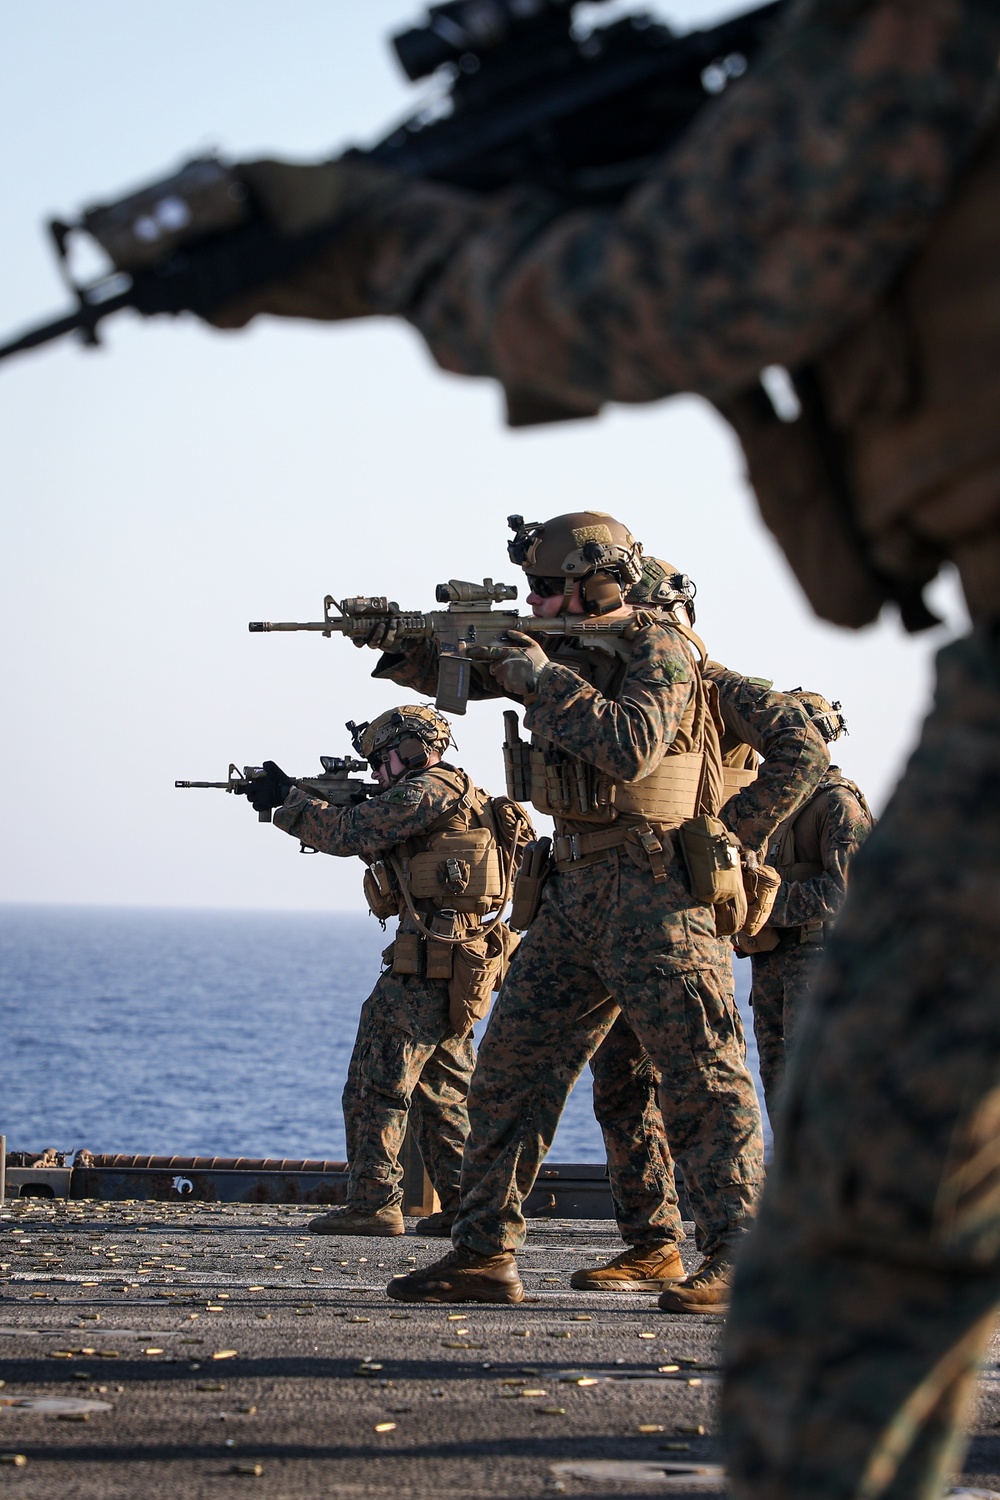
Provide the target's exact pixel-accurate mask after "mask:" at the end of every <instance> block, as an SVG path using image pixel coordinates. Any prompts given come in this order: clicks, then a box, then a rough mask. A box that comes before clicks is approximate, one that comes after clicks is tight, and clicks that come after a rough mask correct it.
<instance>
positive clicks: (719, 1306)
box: [660, 1302, 729, 1314]
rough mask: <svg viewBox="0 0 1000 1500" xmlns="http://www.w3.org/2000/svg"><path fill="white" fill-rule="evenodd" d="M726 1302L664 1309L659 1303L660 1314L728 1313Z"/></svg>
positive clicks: (695, 1303) (691, 1304) (697, 1303)
mask: <svg viewBox="0 0 1000 1500" xmlns="http://www.w3.org/2000/svg"><path fill="white" fill-rule="evenodd" d="M728 1311H729V1303H728V1302H692V1303H689V1304H688V1306H687V1307H664V1306H663V1304H662V1302H661V1303H660V1312H665V1313H680V1314H683V1313H728Z"/></svg>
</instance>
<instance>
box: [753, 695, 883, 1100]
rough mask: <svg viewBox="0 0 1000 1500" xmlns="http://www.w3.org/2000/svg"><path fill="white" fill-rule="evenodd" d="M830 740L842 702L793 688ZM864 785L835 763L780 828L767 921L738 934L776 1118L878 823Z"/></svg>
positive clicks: (838, 727)
mask: <svg viewBox="0 0 1000 1500" xmlns="http://www.w3.org/2000/svg"><path fill="white" fill-rule="evenodd" d="M794 696H795V697H797V698H800V699H801V700H802V702H803V703H804V704H805V705H806V707H807V709H808V710H809V712H810V713H811V715H812V720H813V723H814V724H815V725H816V727H817V729H818V730H819V732H820V733H821V734H822V736H823V738H824V739H825V740H826V742H827V744H831V743H832V742H833V741H834V740H836V739H839V737H840V736H841V735H842V734H846V732H847V725H846V723H845V722H844V718H843V715H842V714H841V713H840V711H839V710H840V704H839V703H833V704H831V703H828V702H827V700H826V699H825V698H823V697H821V696H820V695H819V694H818V693H805V692H803V691H802V689H801V688H796V689H795V690H794ZM872 823H873V819H872V815H871V809H870V808H869V806H868V803H867V801H866V800H865V797H864V794H863V793H862V792H861V790H860V788H858V787H857V786H855V784H854V782H853V781H850V780H848V778H847V777H846V776H844V774H843V772H842V771H841V770H840V767H839V766H831V767H830V768H829V770H828V771H827V772H826V773H825V774H824V776H823V780H822V781H821V782H820V784H819V786H818V787H817V788H816V790H815V791H814V792H813V794H812V796H811V797H810V798H809V800H808V802H806V803H805V805H804V806H803V807H800V808H799V810H798V812H796V813H795V814H794V816H793V817H791V818H788V819H786V821H785V822H784V823H783V824H782V826H781V827H780V828H779V829H778V830H777V831H776V833H775V834H774V837H773V838H772V840H771V843H770V846H769V848H768V856H767V857H768V863H769V864H770V865H771V866H772V867H773V868H774V869H776V870H777V871H778V873H779V874H780V875H781V877H782V882H781V889H780V890H779V892H778V894H777V897H776V898H775V902H774V906H773V907H772V908H771V915H770V917H769V918H768V921H767V925H766V926H765V927H764V928H763V929H762V930H761V931H760V932H759V933H757V935H756V937H754V938H751V939H744V940H743V941H739V940H738V947H739V948H740V949H741V950H744V949H745V950H746V951H747V952H749V953H750V955H751V957H750V962H751V964H752V966H753V984H752V987H751V992H750V1004H751V1006H752V1007H753V1029H754V1036H755V1037H756V1039H757V1056H758V1058H759V1062H760V1076H761V1081H762V1082H763V1085H764V1095H765V1098H766V1099H767V1108H768V1113H769V1115H770V1116H771V1118H772V1120H775V1119H776V1118H777V1114H778V1111H777V1104H778V1086H779V1084H780V1082H781V1079H782V1076H783V1074H784V1071H785V1055H786V1049H787V1046H788V1043H789V1041H790V1040H791V1037H792V1034H793V1032H794V1030H795V1027H796V1026H797V1023H798V1021H799V1018H800V1016H801V1014H802V1009H803V1006H804V1005H805V1002H806V1000H807V999H808V997H809V995H810V993H811V992H812V988H813V983H814V981H815V978H816V975H817V973H818V971H819V965H820V960H821V958H822V957H823V952H824V948H825V944H826V940H827V938H828V937H829V934H830V931H831V929H832V926H833V923H834V922H835V921H836V919H837V917H838V915H839V913H840V909H841V907H842V906H843V904H844V901H845V899H846V896H847V873H848V870H849V868H850V865H851V863H852V861H853V859H854V856H855V855H856V854H857V852H858V850H859V848H860V847H861V845H862V843H863V842H864V840H865V839H866V838H867V837H868V835H869V833H870V832H871V829H872Z"/></svg>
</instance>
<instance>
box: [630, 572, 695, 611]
mask: <svg viewBox="0 0 1000 1500" xmlns="http://www.w3.org/2000/svg"><path fill="white" fill-rule="evenodd" d="M697 592H698V589H697V586H696V585H695V583H694V582H693V581H692V579H690V578H689V577H688V575H687V574H686V573H682V572H681V571H680V570H679V569H678V568H675V567H674V565H673V563H669V562H664V560H663V558H662V557H643V559H642V577H641V578H640V579H639V581H638V583H634V584H633V585H632V587H631V588H630V589H629V591H628V593H627V594H626V595H625V600H626V603H628V604H645V605H648V606H650V607H652V608H654V609H664V610H667V611H668V612H669V611H673V610H675V609H677V608H678V607H679V606H681V605H683V607H684V609H686V610H687V617H688V623H689V624H691V625H693V624H694V622H695V610H694V600H695V595H696V594H697Z"/></svg>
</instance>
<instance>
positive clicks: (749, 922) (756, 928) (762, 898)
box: [743, 858, 781, 938]
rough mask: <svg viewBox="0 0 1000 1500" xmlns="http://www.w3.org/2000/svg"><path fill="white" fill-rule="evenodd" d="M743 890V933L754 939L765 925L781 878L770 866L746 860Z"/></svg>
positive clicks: (779, 887)
mask: <svg viewBox="0 0 1000 1500" xmlns="http://www.w3.org/2000/svg"><path fill="white" fill-rule="evenodd" d="M743 888H744V890H745V891H746V897H747V915H746V921H745V922H744V923H743V931H744V932H745V933H746V935H747V937H750V938H754V937H756V936H757V934H758V933H759V932H760V931H761V929H762V928H763V927H764V926H765V925H766V924H767V919H768V917H769V916H770V915H771V912H772V910H773V908H774V903H775V900H776V898H777V895H778V892H779V890H780V889H781V876H780V875H779V874H778V872H777V870H774V869H772V868H771V866H770V865H765V864H761V863H760V862H759V861H757V860H754V861H753V862H751V860H750V859H749V858H748V859H746V860H744V862H743Z"/></svg>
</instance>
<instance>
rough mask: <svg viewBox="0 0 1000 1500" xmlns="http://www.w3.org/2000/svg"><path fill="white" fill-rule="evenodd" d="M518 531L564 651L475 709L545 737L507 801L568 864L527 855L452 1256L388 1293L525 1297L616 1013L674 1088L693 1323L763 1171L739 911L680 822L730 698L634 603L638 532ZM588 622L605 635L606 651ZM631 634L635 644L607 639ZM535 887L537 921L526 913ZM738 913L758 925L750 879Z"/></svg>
mask: <svg viewBox="0 0 1000 1500" xmlns="http://www.w3.org/2000/svg"><path fill="white" fill-rule="evenodd" d="M511 524H512V526H514V527H515V536H514V539H513V541H512V542H511V544H510V556H511V559H512V561H514V562H515V563H517V564H518V565H520V566H521V567H523V568H524V569H525V571H526V573H527V574H528V581H529V584H530V590H531V591H530V593H529V595H528V603H529V604H530V605H531V607H532V609H533V610H534V613H535V614H536V616H545V617H551V618H553V619H554V618H556V617H557V616H559V615H565V616H566V617H567V621H566V623H567V633H566V634H565V635H564V636H554V637H552V638H547V640H546V649H543V648H542V646H540V645H538V644H536V643H535V641H534V640H533V639H532V638H531V637H529V636H527V635H522V634H519V633H518V632H512V633H511V636H510V645H509V646H507V647H502V648H499V649H497V650H496V651H494V652H493V654H492V656H491V659H490V660H489V662H483V663H481V664H477V665H476V667H475V668H474V671H475V672H476V674H477V675H476V677H475V679H474V681H473V686H472V696H473V697H479V698H483V697H492V696H497V695H498V694H506V695H507V696H510V697H514V698H516V699H520V700H522V701H523V702H524V704H525V709H526V712H525V725H526V727H527V728H528V729H530V730H531V733H532V739H531V743H530V745H529V744H527V743H526V742H524V741H522V740H520V738H519V737H517V736H516V735H515V736H514V737H511V736H508V742H507V745H506V747H505V758H506V761H507V767H508V778H509V781H508V790H509V791H510V792H511V794H512V795H517V796H519V797H520V796H522V795H524V796H530V799H531V801H532V803H533V804H534V806H535V807H536V808H537V809H538V811H539V812H544V813H548V814H550V815H551V816H552V817H553V818H554V819H555V831H556V837H555V840H554V843H553V850H552V852H553V855H554V861H553V866H552V868H551V870H550V871H548V870H544V869H543V870H538V871H537V872H535V870H534V867H533V866H532V865H529V863H528V859H529V858H531V856H527V857H526V863H525V867H524V869H525V871H526V872H528V871H531V874H530V876H529V879H528V880H525V876H523V875H522V882H524V884H523V885H521V886H519V889H518V892H517V893H516V896H515V910H517V911H519V919H518V920H517V925H519V926H527V932H526V934H525V937H524V938H523V940H522V942H521V946H520V948H519V949H518V951H517V953H516V955H515V958H514V961H513V963H512V966H511V970H510V973H509V975H508V978H507V981H506V983H505V985H504V988H503V990H502V992H501V996H500V999H499V1001H498V1003H497V1009H496V1011H495V1012H494V1015H493V1018H492V1020H491V1022H490V1027H489V1031H488V1032H487V1035H486V1037H485V1038H484V1041H483V1046H482V1050H481V1054H480V1059H479V1064H478V1067H477V1070H476V1074H475V1078H474V1080H473V1085H472V1090H471V1092H470V1095H469V1118H470V1125H471V1131H470V1136H469V1142H468V1145H467V1146H466V1152H465V1159H464V1162H463V1169H462V1203H461V1207H460V1209H459V1213H458V1216H457V1218H456V1221H455V1227H454V1230H453V1235H452V1238H453V1242H454V1245H455V1249H454V1251H453V1253H452V1254H451V1255H450V1256H447V1257H445V1259H444V1260H442V1261H439V1262H437V1263H436V1264H434V1265H432V1266H429V1267H426V1268H424V1269H422V1270H419V1271H414V1272H413V1273H411V1274H410V1275H409V1276H407V1277H404V1278H399V1279H397V1280H395V1281H393V1282H392V1283H391V1284H390V1287H389V1295H390V1296H392V1297H395V1298H398V1299H400V1300H402V1301H438V1302H459V1301H483V1302H486V1301H492V1302H519V1301H520V1300H521V1299H522V1298H523V1296H524V1290H523V1287H522V1285H521V1281H520V1278H519V1276H518V1272H517V1266H516V1263H515V1260H514V1254H513V1252H514V1251H515V1250H516V1249H517V1248H518V1246H519V1245H520V1244H521V1243H522V1241H523V1238H524V1232H525V1224H524V1218H523V1214H522V1211H521V1204H522V1203H523V1201H524V1199H525V1197H526V1196H527V1194H528V1193H529V1192H530V1191H531V1188H532V1186H533V1185H534V1182H535V1179H536V1176H537V1174H538V1170H539V1168H540V1166H541V1163H542V1161H543V1160H544V1157H545V1154H546V1152H547V1151H548V1149H549V1147H550V1145H551V1143H552V1139H553V1136H554V1135H555V1131H556V1127H557V1125H558V1122H559V1118H560V1115H561V1114H562V1111H563V1108H564V1106H565V1103H566V1098H567V1096H568V1094H569V1092H570V1089H571V1088H572V1086H573V1084H574V1082H575V1081H576V1079H577V1077H578V1076H579V1074H580V1072H581V1070H582V1068H583V1067H584V1065H585V1063H586V1062H587V1060H588V1059H589V1057H590V1056H591V1055H592V1054H593V1052H594V1051H595V1050H596V1048H597V1047H598V1046H599V1045H600V1043H601V1042H602V1040H603V1039H604V1037H605V1036H606V1035H607V1033H608V1031H609V1030H610V1028H611V1026H612V1025H613V1024H614V1022H615V1019H616V1017H617V1016H618V1014H619V1009H621V1011H622V1012H623V1013H624V1015H625V1016H626V1017H627V1019H628V1021H629V1024H630V1025H631V1026H632V1028H633V1029H634V1031H635V1033H636V1035H637V1036H639V1037H640V1038H641V1039H642V1042H643V1045H644V1046H645V1048H646V1050H647V1051H648V1053H649V1055H650V1057H651V1058H652V1059H653V1060H654V1062H655V1064H656V1066H657V1068H658V1069H659V1070H660V1071H661V1072H662V1073H663V1075H664V1078H665V1081H666V1086H665V1089H664V1105H663V1108H664V1111H665V1113H666V1117H667V1121H666V1123H667V1130H668V1134H669V1137H670V1141H671V1146H672V1148H673V1150H674V1151H675V1152H676V1154H677V1157H678V1159H679V1161H680V1162H681V1164H682V1166H683V1170H684V1175H685V1180H686V1182H687V1184H688V1191H689V1196H690V1200H691V1204H692V1210H693V1213H694V1217H695V1221H696V1225H697V1233H698V1247H699V1249H700V1250H701V1252H702V1256H703V1260H702V1264H701V1265H700V1267H699V1268H698V1270H697V1271H696V1272H695V1273H693V1274H692V1275H690V1276H685V1274H684V1267H683V1265H682V1263H681V1259H680V1255H679V1253H678V1251H677V1248H676V1245H674V1246H673V1248H672V1251H671V1253H670V1256H669V1264H668V1265H666V1267H665V1269H664V1272H663V1279H664V1281H665V1282H666V1281H671V1282H672V1285H671V1286H669V1287H668V1288H667V1289H666V1290H664V1292H663V1299H667V1300H662V1301H661V1306H663V1307H664V1308H668V1309H669V1310H672V1311H677V1312H690V1311H699V1310H701V1309H702V1308H705V1307H713V1306H718V1305H720V1304H722V1303H724V1302H725V1301H726V1299H727V1295H728V1285H729V1276H730V1269H731V1266H732V1259H733V1254H734V1249H735V1245H736V1243H737V1241H738V1240H739V1239H740V1238H741V1237H742V1236H743V1235H744V1234H745V1232H746V1230H747V1229H748V1227H749V1225H750V1222H751V1219H752V1216H753V1212H754V1205H755V1200H756V1196H757V1192H758V1189H759V1186H760V1181H761V1177H762V1171H763V1152H762V1141H761V1126H760V1113H759V1110H758V1107H757V1100H756V1097H755V1094H754V1090H753V1083H752V1081H751V1078H750V1075H749V1073H748V1072H747V1068H746V1064H745V1061H744V1050H745V1049H744V1041H743V1033H742V1028H741V1026H740V1021H739V1016H738V1014H737V1012H736V1009H735V1005H734V1002H733V988H732V965H731V961H730V949H729V944H728V943H727V941H726V939H725V937H724V936H720V935H719V929H720V927H721V928H722V930H723V931H725V920H726V919H727V918H731V917H732V910H731V908H730V906H729V905H728V904H727V902H720V903H719V904H717V905H714V906H713V905H709V904H708V903H707V901H706V898H705V897H704V895H703V894H701V893H699V894H694V893H693V890H692V876H691V875H690V874H689V872H688V869H687V867H686V862H685V855H683V854H682V850H681V837H682V833H683V828H682V825H683V827H689V826H690V825H691V824H692V823H697V826H698V829H701V827H702V825H703V824H704V823H705V822H706V819H705V818H704V817H699V814H705V813H708V814H714V813H716V812H717V810H718V808H719V806H720V804H721V801H722V760H721V751H720V743H719V733H720V731H719V726H718V723H717V718H716V712H715V695H714V693H713V691H712V689H711V687H710V684H709V683H708V682H707V680H706V679H705V677H703V676H702V673H701V670H700V657H699V651H698V648H697V645H696V644H695V643H696V642H697V638H696V637H694V636H693V633H692V632H691V631H690V630H689V629H688V628H687V627H685V626H684V625H682V624H681V623H680V622H679V620H677V619H675V618H671V617H669V616H664V617H663V618H659V617H658V616H657V615H656V613H655V612H654V611H652V610H649V611H646V610H643V609H642V608H641V607H639V606H636V605H632V604H628V603H626V602H625V596H626V594H627V593H628V591H629V589H630V588H631V587H633V586H634V585H635V584H636V583H637V582H638V581H639V579H640V578H641V577H642V573H643V567H642V558H641V548H640V547H639V545H638V544H637V543H636V541H635V539H634V538H633V536H632V535H631V533H630V532H629V531H628V530H627V528H626V527H625V526H623V525H622V524H621V523H620V522H618V521H616V520H615V519H614V518H613V517H612V516H608V515H605V514H604V513H603V512H599V511H583V512H579V513H575V514H571V515H564V516H557V517H555V518H554V519H553V520H551V521H547V522H545V523H544V525H539V524H537V523H530V524H528V525H525V524H524V523H523V522H522V521H521V518H520V517H514V518H512V519H511ZM588 616H589V617H591V618H593V619H595V620H598V619H599V620H600V623H601V625H602V627H605V632H604V634H603V638H601V639H598V640H597V641H596V642H595V644H593V645H591V644H590V641H589V639H588V636H587V620H588ZM577 619H578V620H579V625H578V627H577V629H576V630H575V631H574V630H573V628H572V622H573V621H574V620H577ZM616 621H620V622H621V633H620V634H615V633H613V632H608V631H607V629H606V627H608V626H609V625H610V624H612V623H613V622H616ZM387 628H388V629H391V626H389V627H387ZM383 644H386V645H388V646H389V648H390V654H389V655H387V656H386V657H384V658H383V660H382V662H380V664H379V667H378V668H377V670H376V675H377V676H390V677H393V678H394V679H395V680H397V681H402V682H405V683H406V685H407V686H409V687H418V688H422V689H424V690H426V689H427V687H428V686H429V685H430V684H431V683H433V682H434V681H435V680H436V672H437V661H436V648H435V646H434V644H433V642H429V641H416V642H412V643H410V642H407V643H404V648H403V649H399V650H393V649H392V648H393V645H394V643H393V642H392V641H390V640H388V639H385V640H384V641H383ZM547 652H548V653H550V654H547ZM512 717H513V715H512ZM798 717H799V720H800V727H799V735H798V739H797V742H796V746H795V754H796V755H797V756H798V758H799V760H800V761H804V762H809V760H810V755H811V752H812V749H813V747H814V748H815V755H816V760H815V763H814V765H813V769H812V775H811V779H810V780H809V781H808V782H807V783H806V787H805V788H803V789H802V790H799V789H796V795H791V794H789V793H788V792H787V789H786V791H785V797H784V800H783V801H782V802H781V807H780V810H779V811H778V812H777V816H776V817H767V816H763V815H762V814H761V812H760V809H759V808H758V807H757V805H756V803H755V801H754V798H753V796H752V795H751V796H749V797H748V799H747V803H746V805H745V806H741V805H740V799H739V798H737V799H735V801H734V803H733V805H732V807H731V809H730V811H731V814H732V819H731V827H733V828H734V829H735V834H736V835H738V837H739V839H742V840H743V841H744V843H745V845H746V847H747V849H748V851H750V852H749V854H748V857H749V858H752V851H753V850H754V849H756V848H757V847H758V846H760V845H763V843H764V842H765V840H766V838H767V835H768V833H769V832H770V831H771V830H772V829H773V827H774V826H775V825H776V823H777V822H778V821H780V819H781V818H782V817H783V816H785V813H786V810H791V809H793V808H794V806H795V804H796V800H797V798H799V797H801V796H803V795H805V790H807V789H808V787H810V786H811V785H812V783H813V782H814V781H815V780H816V779H817V778H818V776H819V774H820V772H821V770H822V768H823V766H824V765H825V763H826V756H825V748H824V746H823V743H822V740H820V738H819V736H818V735H816V734H815V732H814V731H813V730H812V728H811V726H810V723H809V718H808V715H806V714H804V713H799V715H798ZM515 722H516V721H515ZM718 828H719V829H720V830H721V832H720V834H719V835H718V836H717V837H718V842H719V843H720V844H723V845H724V846H725V850H726V864H727V867H728V868H732V869H733V870H734V875H735V879H736V880H737V881H740V876H739V873H738V872H739V859H738V856H737V850H738V849H739V843H738V840H737V838H736V837H734V835H733V833H730V832H727V830H726V828H725V827H724V826H723V825H722V824H721V823H720V824H718ZM689 855H690V851H688V856H689ZM546 875H547V878H544V877H545V876H546ZM529 881H533V885H532V887H531V892H530V896H531V901H530V909H528V910H526V911H525V910H521V909H520V898H521V897H522V893H524V886H525V885H527V884H528V883H529ZM739 895H740V898H741V899H742V900H743V905H742V913H743V915H745V914H746V911H747V906H746V900H745V898H744V897H743V886H742V882H741V881H740V884H739ZM735 899H736V898H735V897H734V898H733V901H734V904H735ZM739 920H742V918H740V919H739ZM737 925H738V922H737ZM731 930H732V929H731Z"/></svg>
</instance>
